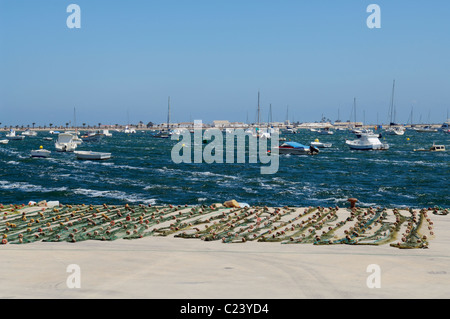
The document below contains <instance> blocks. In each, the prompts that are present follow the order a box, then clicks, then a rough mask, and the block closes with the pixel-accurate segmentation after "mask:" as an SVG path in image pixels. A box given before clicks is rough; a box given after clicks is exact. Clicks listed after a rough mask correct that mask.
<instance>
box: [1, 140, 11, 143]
mask: <svg viewBox="0 0 450 319" xmlns="http://www.w3.org/2000/svg"><path fill="white" fill-rule="evenodd" d="M8 143H9V140H0V144H8Z"/></svg>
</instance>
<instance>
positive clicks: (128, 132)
mask: <svg viewBox="0 0 450 319" xmlns="http://www.w3.org/2000/svg"><path fill="white" fill-rule="evenodd" d="M127 123H128V124H127V126H125V129H124V130H123V132H124V133H125V134H134V133H136V130H135V129H134V128H130V124H129V123H130V114H129V111H128V110H127Z"/></svg>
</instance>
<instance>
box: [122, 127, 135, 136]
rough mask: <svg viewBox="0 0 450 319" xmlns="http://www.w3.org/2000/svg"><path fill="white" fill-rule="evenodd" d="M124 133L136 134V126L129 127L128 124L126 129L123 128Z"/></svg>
mask: <svg viewBox="0 0 450 319" xmlns="http://www.w3.org/2000/svg"><path fill="white" fill-rule="evenodd" d="M123 132H124V133H126V134H134V133H136V130H135V129H134V128H130V127H128V125H127V126H126V127H125V129H124V130H123Z"/></svg>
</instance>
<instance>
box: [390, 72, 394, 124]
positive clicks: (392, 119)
mask: <svg viewBox="0 0 450 319" xmlns="http://www.w3.org/2000/svg"><path fill="white" fill-rule="evenodd" d="M394 92H395V80H394V83H393V84H392V96H391V114H390V116H391V118H390V123H389V125H392V123H395V111H394Z"/></svg>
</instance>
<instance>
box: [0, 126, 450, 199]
mask: <svg viewBox="0 0 450 319" xmlns="http://www.w3.org/2000/svg"><path fill="white" fill-rule="evenodd" d="M380 133H381V134H382V137H381V138H380V140H381V141H382V142H384V143H388V144H389V146H390V148H389V150H383V151H356V150H350V149H349V147H348V146H347V145H345V140H346V139H355V138H356V137H355V136H354V135H353V134H352V133H350V132H348V131H336V132H335V133H334V134H333V135H319V134H318V133H317V132H311V131H309V130H300V131H299V133H298V134H286V135H281V136H282V137H285V138H286V139H287V140H288V141H289V140H291V141H296V142H300V143H302V144H305V145H309V143H310V142H312V141H314V140H315V139H319V140H320V142H327V143H332V147H331V148H325V149H320V152H319V154H317V155H314V156H311V155H299V156H297V155H280V157H279V169H278V171H277V172H276V173H275V174H267V175H263V174H261V171H260V168H261V165H264V164H249V163H248V160H247V161H246V163H243V164H239V163H221V164H218V163H213V164H207V163H199V164H194V163H192V164H187V163H180V164H176V163H174V162H173V161H172V158H171V150H172V148H173V146H174V145H175V144H176V143H177V141H176V140H171V139H160V138H154V137H153V134H154V133H152V132H150V131H139V130H138V131H137V132H136V133H135V134H125V133H122V132H113V136H112V137H104V138H103V139H102V140H101V141H100V142H91V143H83V144H81V145H79V147H78V150H90V151H98V152H109V153H111V154H112V157H111V159H109V160H104V161H82V160H77V159H76V157H75V155H74V154H73V153H65V152H56V151H55V146H54V141H46V140H44V139H43V138H44V137H53V138H54V139H56V135H51V134H49V133H48V132H39V133H38V135H37V136H36V137H26V138H25V139H24V140H23V141H10V142H9V143H8V144H5V145H0V203H2V204H22V203H24V204H27V203H28V202H29V201H36V202H38V201H41V200H47V201H53V200H55V201H60V202H61V203H64V204H69V203H71V204H72V203H73V204H74V203H89V204H103V203H108V204H117V205H118V204H152V205H167V204H174V205H178V204H188V205H200V204H207V205H209V204H212V203H223V202H224V201H227V200H231V199H235V200H237V201H238V202H243V203H248V204H250V205H267V206H285V205H287V206H300V207H304V206H346V205H348V203H347V199H348V198H349V197H356V198H357V199H358V200H359V205H361V206H365V207H368V206H382V207H413V208H421V207H430V206H440V207H449V206H450V194H449V189H450V187H449V186H450V184H449V176H450V162H449V157H448V148H449V140H450V135H449V134H445V133H443V132H434V133H421V132H415V131H410V130H407V131H406V133H405V134H404V135H402V136H395V135H383V132H380ZM4 134H5V133H1V137H0V139H3V138H4ZM433 143H436V144H442V145H445V146H446V147H447V151H445V152H415V151H414V149H418V148H429V147H430V146H431V145H432V144H433ZM41 145H42V146H43V148H44V149H47V150H50V151H52V153H51V155H50V157H49V158H45V159H44V158H31V157H30V152H31V150H34V149H38V148H39V147H40V146H41Z"/></svg>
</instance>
